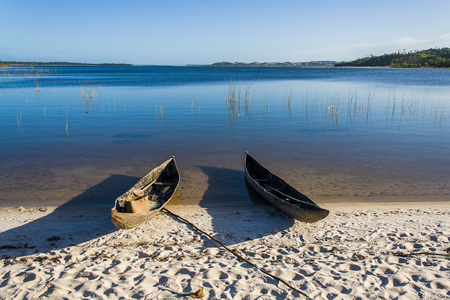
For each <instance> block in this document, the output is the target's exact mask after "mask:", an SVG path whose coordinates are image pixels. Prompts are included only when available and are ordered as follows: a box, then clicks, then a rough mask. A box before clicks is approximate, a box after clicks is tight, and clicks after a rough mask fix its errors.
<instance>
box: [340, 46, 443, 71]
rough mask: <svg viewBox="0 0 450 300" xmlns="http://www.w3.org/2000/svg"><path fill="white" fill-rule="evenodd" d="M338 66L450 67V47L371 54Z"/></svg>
mask: <svg viewBox="0 0 450 300" xmlns="http://www.w3.org/2000/svg"><path fill="white" fill-rule="evenodd" d="M335 66H336V67H392V68H450V48H432V49H428V50H422V51H410V52H406V51H405V50H403V52H401V51H398V52H397V53H391V54H384V55H381V56H373V55H371V56H369V57H365V58H359V59H357V60H354V61H350V62H343V63H337V64H335Z"/></svg>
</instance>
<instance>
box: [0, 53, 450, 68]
mask: <svg viewBox="0 0 450 300" xmlns="http://www.w3.org/2000/svg"><path fill="white" fill-rule="evenodd" d="M24 66H27V67H35V66H39V67H43V66H121V67H123V66H127V67H140V66H151V65H134V64H125V63H98V64H91V63H72V62H22V61H0V68H9V67H24ZM153 66H154V65H153ZM184 67H265V68H276V67H284V68H286V67H287V68H334V67H358V68H376V67H382V68H383V67H384V68H439V69H444V68H445V69H448V68H450V48H431V49H428V50H421V51H410V52H406V50H405V49H403V51H401V50H398V52H396V53H391V54H386V53H385V54H383V55H380V56H374V55H370V56H367V57H364V58H358V59H356V60H353V61H349V62H337V61H329V60H323V61H310V62H282V63H281V62H262V63H260V62H252V63H244V62H227V61H224V62H216V63H213V64H210V65H195V64H188V65H185V66H184Z"/></svg>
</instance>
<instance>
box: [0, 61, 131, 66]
mask: <svg viewBox="0 0 450 300" xmlns="http://www.w3.org/2000/svg"><path fill="white" fill-rule="evenodd" d="M66 66H67V67H70V66H80V67H83V66H86V67H98V66H105V67H108V66H112V67H113V66H118V67H122V66H129V67H131V66H133V65H132V64H114V63H100V64H89V63H72V62H26V61H0V68H8V67H66Z"/></svg>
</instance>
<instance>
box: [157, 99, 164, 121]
mask: <svg viewBox="0 0 450 300" xmlns="http://www.w3.org/2000/svg"><path fill="white" fill-rule="evenodd" d="M155 112H156V120H157V121H158V123H159V121H160V120H161V121H162V123H163V125H164V124H165V120H164V99H162V100H161V104H160V105H159V106H158V104H156V105H155Z"/></svg>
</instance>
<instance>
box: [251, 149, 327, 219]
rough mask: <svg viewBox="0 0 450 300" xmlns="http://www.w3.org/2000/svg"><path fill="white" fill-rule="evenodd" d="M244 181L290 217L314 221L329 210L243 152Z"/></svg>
mask: <svg viewBox="0 0 450 300" xmlns="http://www.w3.org/2000/svg"><path fill="white" fill-rule="evenodd" d="M244 173H245V174H244V176H245V181H246V183H247V184H246V186H247V189H252V191H249V194H250V193H251V192H256V193H257V194H259V195H260V196H261V197H262V198H264V199H265V200H267V201H268V202H269V203H271V204H273V205H275V206H276V207H278V208H279V209H280V210H282V211H283V212H285V213H286V214H287V215H289V216H290V217H292V218H294V219H297V220H299V221H302V222H316V221H319V220H321V219H323V218H325V217H327V216H328V213H329V211H328V210H326V209H323V208H321V207H319V206H318V205H317V204H316V203H314V202H313V201H312V200H311V199H309V198H308V197H306V196H305V195H303V194H302V193H300V192H299V191H297V190H296V189H295V188H293V187H292V186H290V185H289V184H288V183H286V182H285V181H284V180H283V179H281V178H280V177H278V176H276V175H275V174H272V172H270V171H269V170H267V169H266V168H264V167H263V166H261V165H260V164H259V163H258V162H257V161H256V160H255V159H254V158H253V157H251V156H250V155H249V154H248V152H245V172H244Z"/></svg>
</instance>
